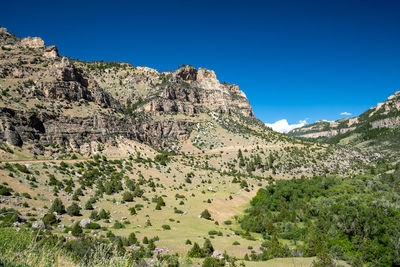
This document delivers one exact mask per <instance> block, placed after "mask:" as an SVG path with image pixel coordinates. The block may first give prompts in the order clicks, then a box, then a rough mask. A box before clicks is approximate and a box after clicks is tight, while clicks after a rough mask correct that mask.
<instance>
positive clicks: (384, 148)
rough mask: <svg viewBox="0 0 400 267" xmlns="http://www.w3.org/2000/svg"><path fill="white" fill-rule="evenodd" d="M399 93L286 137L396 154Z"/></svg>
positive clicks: (398, 125) (298, 129) (399, 125)
mask: <svg viewBox="0 0 400 267" xmlns="http://www.w3.org/2000/svg"><path fill="white" fill-rule="evenodd" d="M399 128H400V91H397V92H396V93H395V94H393V95H392V96H390V97H389V98H388V99H387V100H386V101H384V102H382V103H378V104H377V105H376V106H375V107H372V108H370V109H368V110H367V111H365V112H364V113H362V114H361V115H359V116H357V117H353V118H345V119H341V120H337V121H317V122H315V123H312V124H308V125H305V126H303V127H300V128H296V129H294V130H292V131H290V132H289V133H288V135H289V136H292V137H295V138H301V139H305V140H313V141H319V142H325V143H333V144H341V145H352V146H357V147H360V148H363V149H367V150H371V151H379V152H383V153H385V152H386V153H389V154H391V153H396V152H397V150H398V148H399V147H400V140H399V138H398V136H399V135H398V134H399V133H400V131H399Z"/></svg>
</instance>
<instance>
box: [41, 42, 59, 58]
mask: <svg viewBox="0 0 400 267" xmlns="http://www.w3.org/2000/svg"><path fill="white" fill-rule="evenodd" d="M43 56H44V57H47V58H56V57H58V49H57V47H56V46H55V45H52V46H48V47H46V49H45V50H44V52H43Z"/></svg>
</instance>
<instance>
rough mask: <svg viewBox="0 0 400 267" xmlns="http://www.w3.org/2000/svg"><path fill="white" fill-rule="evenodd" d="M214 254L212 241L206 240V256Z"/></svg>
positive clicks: (204, 250)
mask: <svg viewBox="0 0 400 267" xmlns="http://www.w3.org/2000/svg"><path fill="white" fill-rule="evenodd" d="M213 252H214V247H213V245H212V244H211V241H210V239H208V238H207V239H206V240H205V241H204V244H203V253H204V255H205V256H211V255H212V254H213Z"/></svg>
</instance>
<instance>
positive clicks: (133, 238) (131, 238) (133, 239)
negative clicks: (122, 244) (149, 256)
mask: <svg viewBox="0 0 400 267" xmlns="http://www.w3.org/2000/svg"><path fill="white" fill-rule="evenodd" d="M128 242H129V244H131V245H132V244H135V243H136V242H137V238H136V235H135V233H133V232H132V233H130V234H129V237H128Z"/></svg>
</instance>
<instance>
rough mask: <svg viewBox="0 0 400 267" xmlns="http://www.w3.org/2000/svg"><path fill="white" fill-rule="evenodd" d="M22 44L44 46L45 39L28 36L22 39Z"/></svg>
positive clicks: (32, 46) (30, 46)
mask: <svg viewBox="0 0 400 267" xmlns="http://www.w3.org/2000/svg"><path fill="white" fill-rule="evenodd" d="M21 46H22V47H26V48H44V47H45V46H44V41H43V40H42V38H39V37H26V38H24V39H22V40H21Z"/></svg>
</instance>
